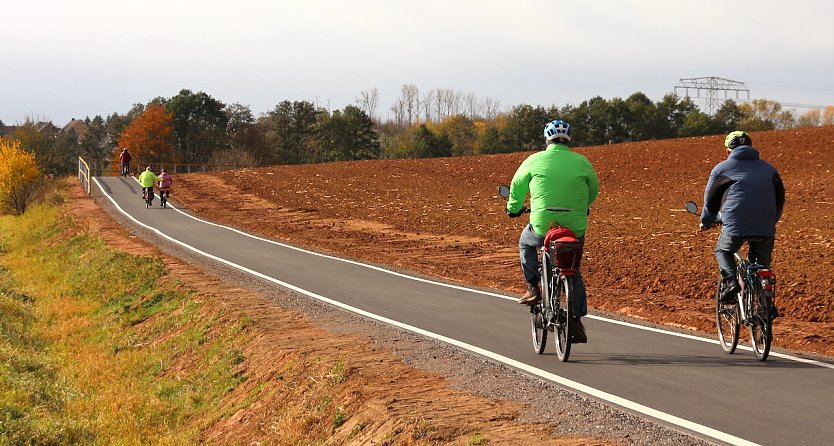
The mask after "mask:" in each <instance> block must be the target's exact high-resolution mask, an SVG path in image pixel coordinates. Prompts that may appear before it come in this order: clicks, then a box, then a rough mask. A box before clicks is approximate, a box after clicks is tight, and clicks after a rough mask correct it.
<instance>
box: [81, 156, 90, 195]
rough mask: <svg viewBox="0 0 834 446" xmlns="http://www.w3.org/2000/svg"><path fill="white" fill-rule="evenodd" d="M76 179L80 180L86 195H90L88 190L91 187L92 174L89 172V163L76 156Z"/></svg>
mask: <svg viewBox="0 0 834 446" xmlns="http://www.w3.org/2000/svg"><path fill="white" fill-rule="evenodd" d="M78 180H79V181H81V185H82V186H84V192H86V193H87V195H90V192H91V191H92V189H93V175H92V173H91V172H90V165H89V164H87V161H84V158H81V157H80V156H79V157H78Z"/></svg>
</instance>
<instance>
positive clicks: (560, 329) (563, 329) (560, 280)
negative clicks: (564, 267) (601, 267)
mask: <svg viewBox="0 0 834 446" xmlns="http://www.w3.org/2000/svg"><path fill="white" fill-rule="evenodd" d="M553 289H554V290H553V291H554V294H553V299H552V302H553V305H554V306H555V307H556V308H555V318H556V321H555V324H556V355H557V356H559V360H560V361H562V362H567V360H568V357H570V346H571V341H570V336H571V333H572V330H573V308H571V305H572V302H571V292H572V291H573V279H572V278H568V277H566V276H562V275H559V276H558V277H557V278H556V281H555V283H554V284H553Z"/></svg>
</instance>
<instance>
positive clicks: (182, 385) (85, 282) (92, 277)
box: [0, 198, 262, 445]
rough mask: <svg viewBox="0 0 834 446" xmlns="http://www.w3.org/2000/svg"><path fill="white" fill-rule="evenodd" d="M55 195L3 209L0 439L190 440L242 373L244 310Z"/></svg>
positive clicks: (219, 412) (215, 414)
mask: <svg viewBox="0 0 834 446" xmlns="http://www.w3.org/2000/svg"><path fill="white" fill-rule="evenodd" d="M61 202H62V200H61V199H59V198H56V199H54V200H48V201H47V202H46V204H43V205H39V206H35V207H32V208H30V209H29V210H27V212H26V213H25V214H24V215H23V216H4V217H0V445H6V444H9V445H17V444H39V445H40V444H43V445H65V444H66V445H69V444H94V445H97V444H100V445H105V444H107V445H109V444H137V445H139V444H196V443H199V441H200V433H201V432H202V431H203V429H205V428H206V427H207V426H210V425H211V424H212V423H214V422H215V421H216V420H217V419H221V418H223V416H225V415H226V414H225V413H224V412H223V409H221V407H222V404H220V402H221V400H222V399H223V398H224V396H226V395H228V392H230V391H231V390H234V389H235V388H236V387H237V386H239V385H240V384H241V383H243V382H245V381H246V380H247V379H248V377H247V375H246V374H245V373H241V372H239V371H238V367H239V365H240V364H241V362H243V361H244V360H245V359H246V358H245V356H244V355H243V353H242V351H243V350H244V348H243V347H244V345H245V344H246V342H247V341H248V339H249V336H248V334H247V328H248V327H249V325H250V322H246V321H244V322H243V323H235V324H224V323H222V320H223V317H224V314H222V313H221V311H220V310H217V309H214V308H219V307H211V308H209V307H207V306H206V305H205V304H204V302H203V300H202V299H201V298H200V296H198V295H196V294H195V293H194V292H192V291H189V290H186V289H184V287H182V286H181V284H178V283H170V282H171V281H166V280H163V278H164V275H165V270H164V267H163V264H162V262H161V260H160V259H156V258H152V257H142V256H135V255H129V254H125V253H122V252H119V251H115V250H113V249H111V248H109V247H108V246H107V245H106V244H105V243H104V242H103V241H102V240H101V239H100V238H98V237H96V236H95V235H93V234H90V233H88V232H87V231H85V230H84V229H83V228H78V227H75V226H73V224H72V221H71V219H69V218H68V217H67V216H66V215H63V214H62V208H60V207H59V206H57V205H56V204H55V203H61ZM261 390H262V387H260V386H255V387H254V389H253V391H252V393H251V394H250V397H249V398H247V401H246V402H245V405H249V404H251V403H252V401H254V399H255V398H257V396H258V395H259V394H260V392H261Z"/></svg>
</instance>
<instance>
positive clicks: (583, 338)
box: [571, 318, 588, 344]
mask: <svg viewBox="0 0 834 446" xmlns="http://www.w3.org/2000/svg"><path fill="white" fill-rule="evenodd" d="M571 342H573V343H577V344H585V343H587V342H588V335H586V334H585V326H584V325H582V319H579V318H576V319H574V320H573V334H572V335H571Z"/></svg>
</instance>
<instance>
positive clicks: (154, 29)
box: [0, 0, 834, 125]
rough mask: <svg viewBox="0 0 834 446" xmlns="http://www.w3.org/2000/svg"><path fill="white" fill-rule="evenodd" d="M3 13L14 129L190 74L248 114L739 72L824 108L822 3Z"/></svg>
mask: <svg viewBox="0 0 834 446" xmlns="http://www.w3.org/2000/svg"><path fill="white" fill-rule="evenodd" d="M0 12H1V13H2V15H1V16H0V17H2V21H0V42H2V53H0V54H2V62H0V120H2V121H3V122H4V123H5V124H6V125H12V124H15V123H20V122H22V121H23V120H24V119H25V118H26V117H27V116H28V117H35V118H38V119H43V120H51V121H53V122H54V123H55V124H56V125H63V124H64V123H66V122H67V121H68V120H69V119H71V118H73V117H75V118H84V117H87V116H89V117H91V118H92V117H93V116H95V115H102V116H107V115H109V114H112V113H114V112H117V113H120V114H123V113H126V112H127V111H128V110H129V109H130V108H131V106H132V105H133V104H135V103H147V102H148V101H149V100H151V99H153V98H155V97H158V96H162V97H171V96H174V95H176V94H177V93H178V92H179V91H180V90H181V89H183V88H187V89H190V90H192V91H194V92H197V91H203V92H206V93H208V94H209V95H211V96H212V97H214V98H215V99H218V100H220V101H222V102H224V103H227V104H229V103H235V102H238V103H241V104H244V105H248V106H250V107H251V109H252V111H253V113H254V114H255V115H256V116H258V115H260V114H261V113H264V112H267V111H269V110H271V109H273V108H274V107H275V105H276V104H277V103H279V102H280V101H282V100H285V99H288V100H309V101H312V102H316V103H318V104H319V105H322V106H325V107H329V108H331V109H337V108H342V107H344V106H345V105H348V104H351V103H353V101H354V99H355V98H356V97H357V96H358V95H359V93H360V92H361V91H363V90H370V89H372V88H377V89H378V90H379V92H380V105H379V107H378V110H377V114H378V115H380V116H381V117H383V118H385V117H386V116H387V114H388V109H389V108H390V107H391V105H392V104H393V102H394V100H395V98H396V97H397V96H398V95H399V91H400V87H401V85H402V84H405V83H410V84H414V85H416V86H417V87H419V88H420V89H421V91H422V90H428V89H433V88H447V89H454V90H459V91H461V92H463V93H474V94H475V95H476V96H477V97H479V98H485V97H487V96H488V97H492V98H494V99H497V100H499V101H500V102H501V104H502V105H503V106H505V107H508V106H512V105H517V104H520V103H528V104H533V105H545V106H549V105H552V104H555V105H557V106H560V107H561V106H564V105H566V104H574V105H576V104H578V103H579V102H581V101H583V100H586V99H589V98H591V97H593V96H597V95H599V96H602V97H604V98H606V99H610V98H613V97H622V98H625V97H627V96H629V95H631V94H632V93H634V92H637V91H642V92H644V93H645V94H646V95H648V96H649V97H650V98H651V99H652V100H658V99H660V98H661V97H662V96H663V95H664V94H666V93H669V92H672V91H673V88H674V86H675V85H677V84H678V83H679V79H681V78H692V77H702V76H717V77H722V78H727V79H732V80H737V81H741V82H744V83H745V84H746V86H747V88H749V89H750V95H751V98H752V99H756V98H766V99H773V100H777V101H781V102H786V103H796V104H809V105H834V22H832V20H834V2H831V1H830V0H808V1H803V0H797V1H792V2H784V1H771V0H758V1H753V0H750V1H747V0H741V1H738V0H733V1H727V0H701V1H680V0H675V1H665V0H656V1H655V0H646V1H628V0H610V1H602V0H598V1H593V0H574V1H558V0H550V1H538V0H506V1H493V0H478V1H475V0H472V1H463V0H422V1H419V2H418V1H409V2H406V1H400V0H297V1H282V0H272V1H268V0H256V1H252V0H238V1H229V0H225V1H215V0H164V1H162V0H143V1H141V2H134V1H131V2H124V1H113V0H75V1H66V0H28V1H4V2H3V6H2V8H0ZM691 94H693V95H694V92H692V93H691ZM800 111H804V110H800Z"/></svg>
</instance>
